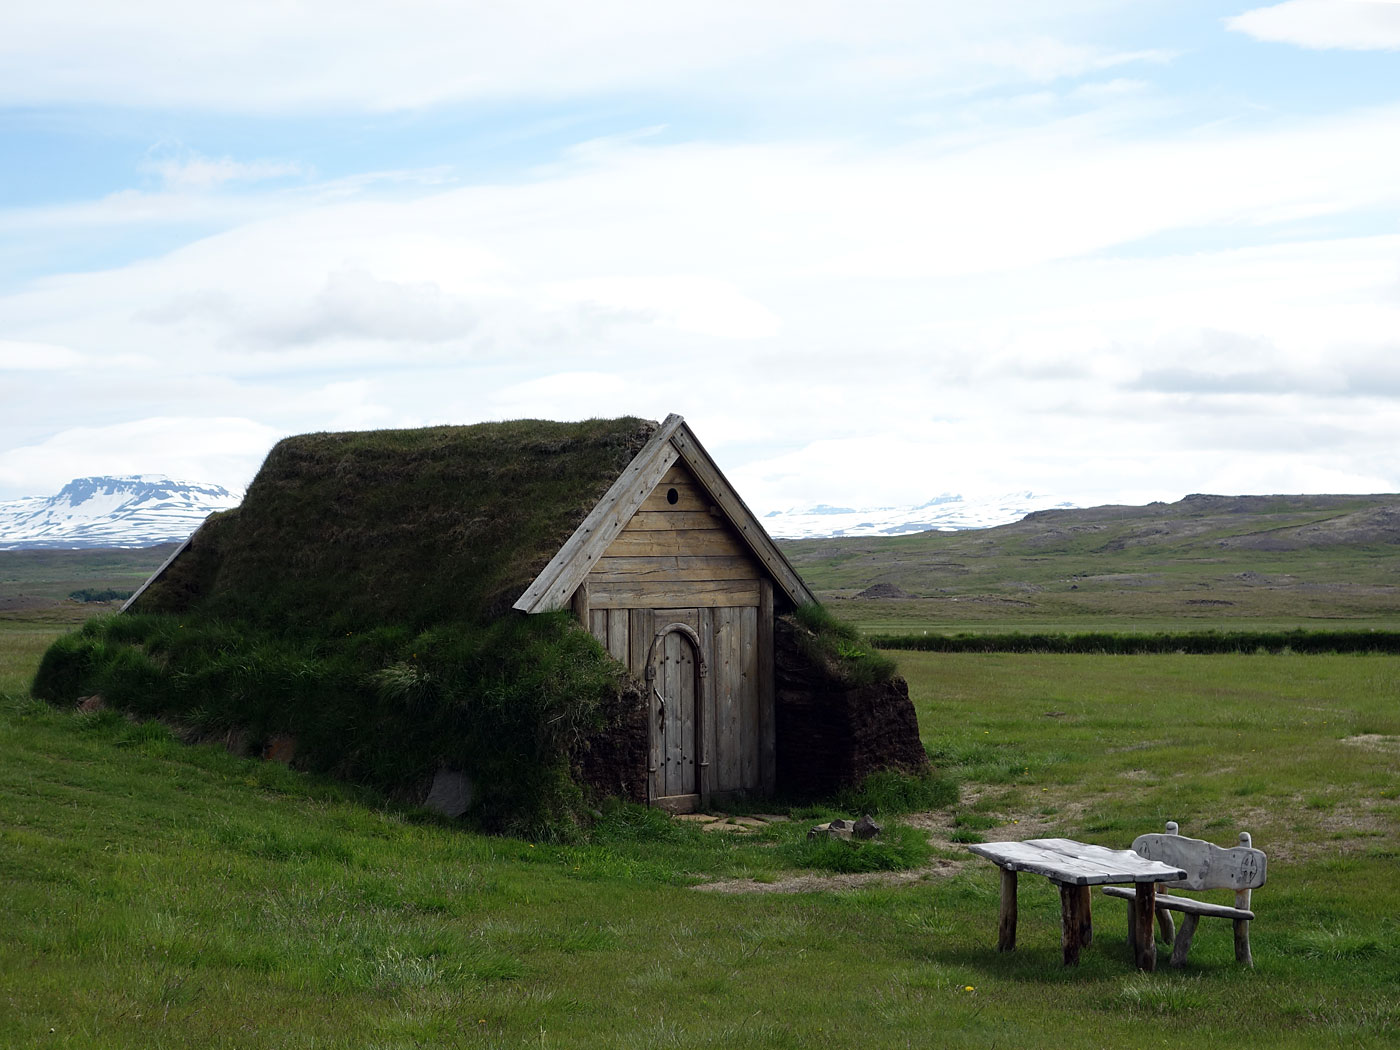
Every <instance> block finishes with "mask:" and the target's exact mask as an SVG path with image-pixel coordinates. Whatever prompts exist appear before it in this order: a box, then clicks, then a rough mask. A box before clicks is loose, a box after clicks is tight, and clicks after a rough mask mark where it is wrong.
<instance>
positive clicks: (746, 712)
mask: <svg viewBox="0 0 1400 1050" xmlns="http://www.w3.org/2000/svg"><path fill="white" fill-rule="evenodd" d="M672 489H674V490H675V492H676V497H677V498H676V502H675V503H671V502H669V501H668V499H667V492H668V491H669V490H672ZM585 584H586V590H584V589H583V588H581V590H583V593H584V600H585V603H586V604H585V605H584V606H583V607H582V608H581V607H580V604H579V602H577V601H576V602H575V608H576V609H578V610H579V611H580V613H582V612H583V609H584V608H586V610H587V612H586V622H587V624H588V627H589V630H590V631H591V632H592V634H593V636H594V637H595V638H597V639H598V641H599V642H601V643H602V644H603V646H604V647H605V648H606V649H607V650H608V652H609V653H610V654H611V655H612V656H613V657H614V658H615V659H617V660H618V661H619V662H621V663H622V664H624V665H626V666H627V667H628V669H629V670H631V672H632V673H633V674H634V675H636V676H637V677H638V678H639V679H642V680H644V681H645V679H646V662H647V654H648V652H649V651H650V648H651V643H652V639H653V637H654V636H655V633H656V632H657V631H658V630H661V629H663V628H664V627H665V626H666V625H667V624H671V623H683V624H686V625H687V626H689V627H690V628H691V629H692V630H694V631H695V633H696V634H697V635H698V636H699V638H700V649H701V656H702V657H703V658H704V660H705V663H706V665H707V675H706V678H707V681H706V682H704V683H703V688H702V689H701V690H700V692H699V694H698V695H699V696H700V697H702V702H701V707H702V709H701V710H700V711H699V712H698V714H699V720H700V726H699V730H700V733H699V739H698V740H697V741H696V746H697V747H698V748H700V749H701V751H700V756H699V757H701V758H702V759H703V760H704V761H705V763H706V764H705V766H703V767H702V768H701V783H700V790H701V791H702V792H704V793H709V792H712V791H737V790H750V791H757V790H767V791H771V790H772V788H773V742H772V732H773V729H772V718H773V714H772V710H771V707H772V704H773V696H772V692H773V690H772V682H771V678H772V666H771V663H772V655H771V649H772V597H771V595H772V586H771V584H770V583H769V582H768V581H767V580H766V579H765V578H764V574H763V573H762V571H761V567H760V566H759V565H758V563H757V561H756V560H755V559H754V557H753V555H752V554H751V553H750V552H749V551H748V549H747V547H746V546H745V545H744V543H743V541H742V540H741V539H740V538H739V537H738V536H737V535H736V534H735V533H734V531H733V529H732V528H731V527H730V526H729V525H728V523H727V521H726V520H725V519H724V517H723V516H722V515H720V514H719V513H718V512H717V511H716V510H715V508H713V507H712V506H711V504H710V501H709V498H708V495H707V494H706V492H705V490H704V489H703V488H701V487H700V485H699V484H698V483H697V482H696V481H695V479H694V478H693V477H692V476H691V475H690V473H689V471H688V470H687V469H686V467H685V466H684V465H683V464H681V463H677V464H675V465H674V466H672V467H671V469H670V471H669V472H668V473H667V474H666V476H665V477H663V478H662V480H661V482H660V483H659V484H658V485H657V486H656V489H655V490H654V491H653V492H652V493H651V495H650V496H649V497H648V498H647V499H646V501H645V502H644V503H643V504H642V506H641V508H640V510H639V511H638V512H637V514H636V515H634V516H633V518H632V520H631V521H630V522H628V524H627V525H626V527H625V528H624V529H623V531H622V532H621V533H620V534H619V535H618V537H617V539H616V540H614V541H613V543H612V545H611V546H610V547H609V548H608V550H607V552H606V554H605V555H604V556H603V557H602V558H601V559H600V560H599V561H598V563H597V565H596V566H595V567H594V569H593V571H592V572H591V573H590V574H589V576H588V578H587V580H586V581H585ZM764 591H766V592H767V594H765V593H764ZM765 598H766V601H765V600H764V599H765ZM765 649H766V650H767V651H768V655H767V658H766V659H763V658H761V654H762V653H763V652H764V650H765ZM765 706H766V707H767V708H768V710H766V711H765V710H764V708H765Z"/></svg>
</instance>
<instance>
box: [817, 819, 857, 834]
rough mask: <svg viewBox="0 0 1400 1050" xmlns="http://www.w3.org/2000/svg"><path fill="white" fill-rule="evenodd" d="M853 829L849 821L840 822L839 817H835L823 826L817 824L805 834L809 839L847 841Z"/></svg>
mask: <svg viewBox="0 0 1400 1050" xmlns="http://www.w3.org/2000/svg"><path fill="white" fill-rule="evenodd" d="M853 827H854V825H853V824H852V823H851V822H850V821H849V820H842V819H841V818H840V817H837V818H836V819H835V820H832V821H828V822H827V823H825V824H818V825H817V826H816V827H814V828H812V830H811V831H809V832H807V837H808V838H809V839H819V838H823V837H826V838H833V839H849V838H850V837H851V829H852V828H853Z"/></svg>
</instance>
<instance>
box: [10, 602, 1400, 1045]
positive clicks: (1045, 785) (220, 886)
mask: <svg viewBox="0 0 1400 1050" xmlns="http://www.w3.org/2000/svg"><path fill="white" fill-rule="evenodd" d="M45 631H47V632H48V634H47V637H51V636H52V635H53V633H54V628H52V627H44V626H43V625H39V626H31V627H29V628H25V627H24V626H23V625H21V624H19V623H17V622H8V623H6V624H4V627H3V630H0V690H2V691H6V692H8V693H9V694H10V695H9V697H8V698H7V699H5V700H4V701H3V702H0V919H3V924H2V925H0V1033H4V1035H3V1038H0V1044H3V1045H4V1046H7V1047H8V1046H15V1047H30V1046H34V1047H83V1048H89V1047H142V1048H147V1047H220V1046H227V1047H239V1048H243V1047H298V1048H299V1047H306V1048H311V1047H317V1048H321V1047H373V1048H409V1047H459V1046H460V1047H492V1046H502V1047H506V1046H510V1047H515V1046H545V1047H638V1048H640V1047H672V1046H674V1047H692V1046H694V1047H829V1046H851V1047H908V1046H916V1047H930V1046H953V1047H994V1046H995V1047H1005V1046H1024V1047H1036V1046H1056V1047H1101V1046H1113V1047H1117V1046H1124V1047H1145V1046H1164V1047H1165V1046H1172V1047H1175V1046H1180V1045H1195V1044H1214V1045H1224V1044H1227V1043H1229V1044H1234V1043H1248V1044H1250V1045H1259V1044H1262V1045H1267V1046H1269V1047H1271V1050H1272V1048H1280V1047H1313V1046H1318V1045H1337V1046H1393V1045H1396V1042H1397V1036H1396V1032H1397V1031H1398V1030H1400V920H1397V916H1400V886H1397V883H1396V880H1395V878H1394V873H1395V869H1396V860H1397V857H1400V778H1397V773H1400V751H1397V746H1400V658H1396V657H1371V656H1367V657H1318V656H1279V657H1260V656H1241V657H1233V656H1212V657H1191V656H1169V657H1147V656H1137V657H1090V656H1000V655H989V656H988V655H983V656H943V655H935V654H900V661H901V666H902V669H903V670H904V672H905V674H906V675H907V676H908V678H909V680H910V685H911V691H912V693H913V695H914V697H915V700H916V704H917V706H918V709H919V718H920V724H921V726H922V729H923V734H924V739H925V741H926V743H927V744H928V745H929V747H930V749H931V750H932V751H933V753H934V754H935V755H936V756H938V759H939V761H940V763H941V764H942V765H943V767H944V769H945V770H947V771H949V772H952V773H954V774H956V775H957V776H958V777H960V778H961V779H962V780H963V781H964V801H963V802H962V803H961V804H960V805H959V806H958V807H956V808H955V809H954V810H952V811H949V812H944V813H938V814H933V815H931V816H930V817H929V818H928V819H927V820H925V821H923V823H924V824H926V825H927V826H928V828H929V829H931V834H932V835H933V837H934V840H935V848H934V858H933V861H932V863H931V864H930V866H929V869H928V871H927V872H925V873H924V875H923V876H922V877H920V878H916V879H914V880H912V881H909V882H906V883H903V884H899V885H885V886H881V885H854V886H851V885H842V884H838V883H835V882H833V883H831V884H830V885H829V887H828V888H827V889H825V890H821V891H818V892H805V893H743V894H738V895H722V894H716V893H704V892H697V891H696V890H695V889H693V888H691V886H692V884H694V883H697V882H700V881H704V880H707V879H710V878H715V877H724V878H734V877H736V876H738V877H742V876H750V877H753V878H756V879H757V880H759V882H758V885H769V886H771V885H773V884H774V882H775V880H781V879H783V878H786V877H787V876H788V875H789V874H791V869H792V867H793V865H795V864H796V865H800V864H802V863H804V857H807V859H810V856H808V855H806V854H804V853H803V848H804V847H803V845H802V844H801V843H800V841H799V840H800V830H801V827H802V826H804V824H805V821H807V820H813V819H816V816H818V815H819V814H818V812H817V811H808V812H806V813H804V814H803V817H804V823H803V824H795V825H791V826H787V827H779V828H777V829H774V830H773V831H771V832H769V833H768V839H767V840H766V841H748V840H743V841H740V840H734V839H731V838H729V837H727V836H720V835H706V834H704V833H702V832H700V831H698V830H696V829H694V828H692V827H687V826H682V825H678V824H674V823H670V822H661V821H658V820H654V819H648V817H647V815H646V814H644V813H638V812H636V811H631V810H623V809H618V810H610V812H609V815H608V819H607V820H606V821H605V824H604V827H603V829H602V831H601V832H600V834H599V835H598V836H597V838H596V839H595V841H593V842H592V843H590V844H586V845H572V846H551V845H547V844H544V843H529V842H521V841H515V840H508V839H493V838H486V837H481V836H476V835H471V834H466V833H462V832H459V831H455V830H452V829H450V828H446V827H443V826H441V825H439V824H436V823H433V822H431V821H427V820H424V819H421V818H420V817H417V816H416V815H414V814H412V813H408V812H404V811H401V810H397V809H395V808H393V807H391V806H388V805H385V804H383V803H381V802H378V801H376V800H375V799H373V798H372V797H368V796H363V795H359V794H357V793H356V792H354V791H351V790H349V789H347V788H343V787H340V786H338V785H335V784H333V783H330V782H326V781H318V780H313V779H311V778H308V777H304V776H301V775H299V774H296V773H291V772H288V771H286V770H284V769H282V767H280V766H276V765H272V764H264V763H258V762H250V761H245V760H238V759H233V758H231V757H229V756H228V755H226V754H225V753H223V752H222V751H218V750H215V749H212V748H207V747H194V748H192V747H186V746H184V745H181V744H178V743H176V742H175V741H174V740H173V739H172V738H171V737H170V735H169V733H168V732H167V731H165V730H164V729H163V728H161V727H159V726H140V725H133V724H131V723H128V722H126V721H125V720H124V719H122V718H120V717H118V716H115V715H112V714H101V715H96V716H91V715H88V716H83V715H76V714H71V713H68V712H59V711H54V710H51V709H49V708H47V707H46V706H44V705H40V704H36V703H33V702H30V701H28V700H26V699H23V698H22V697H20V696H19V695H17V694H18V693H19V691H20V690H21V689H22V688H23V685H22V683H24V682H25V681H26V680H27V676H28V673H29V672H30V670H31V669H32V666H33V663H34V661H35V660H36V659H37V656H38V654H39V652H40V650H41V648H42V645H43V642H44V632H45ZM1358 738H1359V739H1358ZM1168 818H1173V819H1177V820H1179V821H1180V822H1181V825H1182V831H1183V833H1185V834H1197V835H1202V836H1204V837H1209V838H1212V839H1214V840H1216V841H1220V842H1227V843H1228V842H1230V841H1232V840H1233V838H1234V833H1235V831H1236V830H1237V828H1238V827H1239V826H1241V822H1243V826H1246V827H1247V828H1248V829H1249V830H1251V831H1252V832H1253V833H1254V838H1255V844H1256V845H1258V846H1259V847H1261V848H1262V849H1264V850H1265V851H1267V852H1268V853H1269V854H1270V879H1269V883H1268V885H1267V886H1265V887H1264V888H1263V889H1262V890H1259V891H1257V893H1256V896H1255V908H1256V910H1257V912H1258V913H1259V915H1260V919H1259V921H1258V922H1257V923H1256V924H1255V930H1254V934H1253V942H1254V954H1255V959H1256V969H1255V970H1253V971H1252V972H1251V971H1242V970H1239V969H1237V968H1236V967H1235V965H1234V963H1233V956H1232V951H1231V938H1230V931H1229V926H1228V925H1227V924H1225V923H1222V922H1218V921H1217V922H1212V921H1209V920H1208V921H1205V922H1203V923H1202V927H1201V930H1200V932H1199V933H1198V934H1197V937H1196V943H1195V945H1194V946H1193V949H1192V965H1191V966H1190V968H1188V969H1187V970H1186V971H1184V972H1181V973H1177V972H1170V971H1162V972H1158V973H1154V974H1138V973H1135V972H1133V971H1132V969H1131V966H1130V960H1129V954H1128V950H1127V948H1126V945H1125V944H1124V943H1123V937H1122V931H1123V929H1124V926H1125V920H1124V914H1123V912H1124V909H1123V906H1122V905H1121V903H1120V902H1110V901H1107V900H1102V901H1100V900H1096V902H1095V903H1096V911H1095V917H1096V920H1097V925H1098V931H1097V935H1096V937H1095V940H1094V943H1093V945H1092V946H1091V947H1090V948H1089V949H1087V950H1086V951H1085V953H1084V961H1083V965H1082V966H1081V967H1079V968H1078V969H1075V970H1065V969H1063V968H1062V967H1061V966H1060V965H1059V931H1058V914H1059V898H1058V894H1056V893H1055V892H1054V891H1053V888H1052V887H1051V886H1050V884H1049V883H1048V882H1046V881H1045V880H1041V879H1035V878H1023V880H1022V891H1021V928H1020V937H1019V945H1020V948H1019V950H1018V951H1017V952H1015V953H1013V954H1009V955H998V954H997V953H996V952H995V951H994V950H992V945H993V944H994V942H995V925H996V909H997V878H996V870H995V869H994V868H993V867H992V866H991V865H988V864H986V863H984V862H981V861H976V860H972V859H968V860H964V859H963V858H964V857H966V854H965V852H964V851H963V850H962V848H961V846H959V845H957V844H956V843H954V842H951V841H950V839H951V838H970V837H973V836H978V835H980V836H986V837H1023V835H1025V834H1042V833H1043V834H1056V835H1070V836H1078V837H1084V838H1088V839H1092V840H1094V841H1097V842H1102V843H1105V844H1108V845H1121V846H1125V845H1127V844H1128V842H1130V841H1131V839H1132V837H1133V836H1134V835H1135V834H1137V833H1138V832H1140V831H1146V830H1154V831H1155V830H1159V829H1160V827H1161V824H1162V822H1163V821H1164V820H1166V819H1168Z"/></svg>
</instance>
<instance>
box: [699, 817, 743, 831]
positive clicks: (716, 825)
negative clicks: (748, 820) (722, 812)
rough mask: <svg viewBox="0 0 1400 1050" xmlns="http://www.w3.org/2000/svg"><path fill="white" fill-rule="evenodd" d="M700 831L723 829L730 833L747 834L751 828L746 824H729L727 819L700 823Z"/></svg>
mask: <svg viewBox="0 0 1400 1050" xmlns="http://www.w3.org/2000/svg"><path fill="white" fill-rule="evenodd" d="M700 830H701V831H723V832H727V833H728V834H730V835H748V834H751V833H752V832H753V828H751V827H749V826H748V825H746V824H731V823H729V821H728V820H716V821H713V822H712V823H709V824H701V825H700Z"/></svg>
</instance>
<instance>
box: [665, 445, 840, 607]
mask: <svg viewBox="0 0 1400 1050" xmlns="http://www.w3.org/2000/svg"><path fill="white" fill-rule="evenodd" d="M678 418H679V417H678ZM667 422H670V420H669V419H668V420H667ZM670 441H671V444H672V445H673V446H675V448H676V450H677V451H678V452H679V453H680V458H681V459H682V460H684V461H685V464H686V466H688V467H689V468H690V469H691V472H692V473H693V474H695V476H696V478H697V479H698V480H699V481H700V483H701V484H702V485H704V486H705V490H706V491H707V492H708V493H709V494H710V498H711V499H713V500H714V501H715V502H716V503H717V504H719V506H720V509H721V510H723V511H724V513H725V514H726V515H727V516H728V518H729V520H730V522H731V523H732V524H733V525H734V526H735V528H736V529H738V531H739V535H740V536H742V537H743V538H744V541H745V542H746V543H747V544H748V546H749V549H750V550H751V551H752V552H753V554H754V557H756V558H757V559H758V560H759V561H760V562H762V563H763V567H764V568H766V569H767V570H768V572H769V573H770V574H771V575H772V576H773V579H774V580H775V581H776V582H777V584H778V586H779V587H781V588H782V589H783V591H784V592H785V593H786V594H787V596H788V599H789V600H790V601H791V602H792V603H793V604H794V605H806V604H811V603H814V602H816V600H817V599H816V596H815V595H814V594H812V592H811V590H810V589H809V588H808V587H807V584H806V582H805V581H804V580H803V579H802V577H801V576H800V575H798V572H797V570H796V569H794V568H793V567H792V563H791V562H789V561H788V560H787V556H786V555H785V554H783V552H782V551H781V550H780V549H779V548H778V545H777V544H776V543H775V542H774V541H773V537H772V536H770V535H768V530H767V529H765V528H764V527H763V524H762V523H761V522H760V521H759V520H758V516H757V515H756V514H754V512H753V511H751V510H750V509H749V506H748V504H747V503H745V502H744V498H743V497H742V496H740V495H739V492H738V490H737V489H736V488H735V487H734V486H733V485H732V484H731V483H730V481H729V479H728V478H726V477H725V476H724V471H722V470H720V469H719V466H718V464H716V463H715V461H714V459H713V458H711V456H710V453H709V452H708V451H707V450H706V448H705V446H704V445H702V444H701V443H700V439H699V438H697V437H696V436H695V432H694V431H693V430H691V429H690V427H689V426H688V425H686V423H685V421H684V420H681V424H680V426H679V427H678V428H677V429H676V431H675V433H674V434H673V435H672V436H671V438H670Z"/></svg>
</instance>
